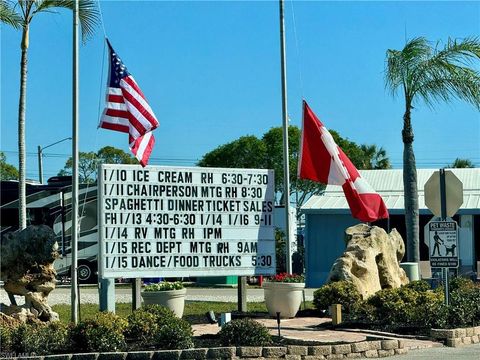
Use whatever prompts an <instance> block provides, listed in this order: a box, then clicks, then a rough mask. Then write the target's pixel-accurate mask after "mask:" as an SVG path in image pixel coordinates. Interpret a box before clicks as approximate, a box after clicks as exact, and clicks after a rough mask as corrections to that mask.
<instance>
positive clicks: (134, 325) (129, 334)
mask: <svg viewBox="0 0 480 360" xmlns="http://www.w3.org/2000/svg"><path fill="white" fill-rule="evenodd" d="M127 322H128V325H127V328H126V329H125V337H126V338H127V339H132V340H135V341H138V342H139V343H140V344H144V345H148V344H149V343H151V341H152V336H153V335H154V334H155V332H156V331H157V328H158V326H157V317H156V316H155V315H154V314H152V313H150V312H148V311H145V310H144V309H138V310H135V311H133V312H132V313H131V314H130V315H128V317H127Z"/></svg>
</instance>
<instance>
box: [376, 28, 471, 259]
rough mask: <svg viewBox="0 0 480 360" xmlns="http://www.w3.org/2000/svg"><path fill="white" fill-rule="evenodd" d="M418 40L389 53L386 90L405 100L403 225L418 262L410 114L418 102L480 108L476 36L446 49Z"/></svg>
mask: <svg viewBox="0 0 480 360" xmlns="http://www.w3.org/2000/svg"><path fill="white" fill-rule="evenodd" d="M438 45H439V44H438V43H437V44H436V45H435V46H432V45H431V44H430V43H429V42H428V41H427V40H426V39H425V38H423V37H419V38H415V39H412V40H410V41H409V42H407V44H406V45H405V47H404V48H403V50H387V54H386V55H387V56H386V64H385V67H386V69H385V72H386V87H387V88H388V89H389V90H390V91H391V92H392V95H393V96H395V95H396V93H397V91H398V90H399V89H400V91H401V92H402V94H403V96H404V98H405V113H404V115H403V130H402V140H403V144H404V148H403V185H404V196H405V223H406V230H407V255H408V260H409V261H414V262H418V261H419V260H420V250H419V216H418V215H419V214H418V192H417V170H416V164H415V155H414V152H413V128H412V123H411V111H412V109H413V104H416V103H417V102H419V101H423V102H425V103H426V104H427V105H428V106H430V107H433V105H434V104H435V103H437V102H440V101H445V102H449V101H450V100H452V99H455V98H456V99H460V100H464V101H467V102H468V103H471V104H472V105H474V106H475V107H476V108H477V109H479V108H480V76H479V72H478V71H476V70H474V69H475V68H476V69H478V65H474V64H477V62H478V60H479V59H480V42H479V40H478V38H467V39H463V40H461V41H457V40H451V39H449V40H448V42H447V43H446V44H445V46H444V47H443V48H442V49H439V48H438Z"/></svg>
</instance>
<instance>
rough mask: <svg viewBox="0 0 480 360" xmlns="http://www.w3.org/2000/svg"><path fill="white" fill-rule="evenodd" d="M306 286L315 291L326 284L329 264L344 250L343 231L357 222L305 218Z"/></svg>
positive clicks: (345, 218) (328, 217)
mask: <svg viewBox="0 0 480 360" xmlns="http://www.w3.org/2000/svg"><path fill="white" fill-rule="evenodd" d="M305 220H306V224H305V225H306V227H305V262H306V264H305V269H306V271H305V274H306V286H307V287H310V288H318V287H320V286H321V285H323V284H324V283H325V281H326V280H327V277H328V274H329V273H330V269H331V267H332V265H333V262H334V261H335V260H336V259H337V258H338V257H339V256H340V255H342V254H343V252H344V250H345V241H344V239H345V229H346V228H348V227H350V226H353V225H355V224H358V223H359V221H358V220H355V219H353V218H352V217H351V216H350V215H349V214H348V215H327V214H326V215H316V214H308V215H306V216H305Z"/></svg>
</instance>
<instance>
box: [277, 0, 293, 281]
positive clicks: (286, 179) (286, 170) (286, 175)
mask: <svg viewBox="0 0 480 360" xmlns="http://www.w3.org/2000/svg"><path fill="white" fill-rule="evenodd" d="M279 9H280V58H281V73H282V74H281V75H282V114H283V199H284V203H285V228H286V240H287V243H286V247H287V249H286V257H287V259H286V265H287V273H289V274H291V273H292V254H291V238H290V167H289V151H288V112H287V67H286V62H287V60H286V54H285V21H284V16H283V0H279Z"/></svg>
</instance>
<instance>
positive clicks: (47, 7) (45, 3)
mask: <svg viewBox="0 0 480 360" xmlns="http://www.w3.org/2000/svg"><path fill="white" fill-rule="evenodd" d="M35 4H36V9H35V11H34V14H35V13H38V12H45V11H51V10H52V9H53V8H66V9H70V10H73V9H74V7H75V1H74V0H35ZM78 16H79V19H80V26H81V28H82V39H83V41H84V42H85V41H87V40H88V39H90V38H91V37H92V36H93V34H94V33H95V28H96V27H97V25H98V24H99V22H100V13H99V11H98V7H97V5H96V2H95V1H94V0H80V1H79V15H78Z"/></svg>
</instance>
